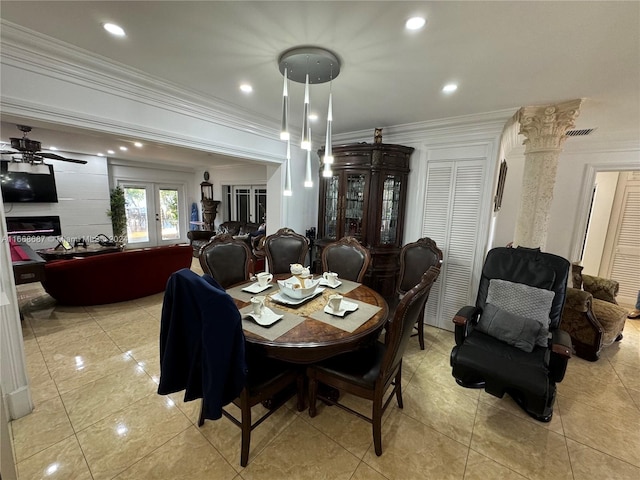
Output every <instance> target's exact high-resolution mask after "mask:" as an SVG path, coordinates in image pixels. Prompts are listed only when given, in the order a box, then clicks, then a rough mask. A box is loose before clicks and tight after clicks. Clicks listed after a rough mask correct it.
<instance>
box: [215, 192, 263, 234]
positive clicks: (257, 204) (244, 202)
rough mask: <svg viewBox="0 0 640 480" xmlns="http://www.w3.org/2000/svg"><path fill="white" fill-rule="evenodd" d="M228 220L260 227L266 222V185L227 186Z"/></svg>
mask: <svg viewBox="0 0 640 480" xmlns="http://www.w3.org/2000/svg"><path fill="white" fill-rule="evenodd" d="M223 191H224V192H225V195H224V199H225V203H226V205H225V206H224V207H225V213H226V217H227V218H226V219H227V220H233V221H238V222H245V223H247V222H248V223H256V224H258V225H260V224H261V223H264V222H265V221H266V215H267V187H266V186H265V185H225V186H224V187H223Z"/></svg>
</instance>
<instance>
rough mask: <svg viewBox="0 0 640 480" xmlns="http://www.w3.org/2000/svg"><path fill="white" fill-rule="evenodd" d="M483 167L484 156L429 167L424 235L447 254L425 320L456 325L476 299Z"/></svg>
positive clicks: (451, 327)
mask: <svg viewBox="0 0 640 480" xmlns="http://www.w3.org/2000/svg"><path fill="white" fill-rule="evenodd" d="M484 176H485V168H484V162H483V161H480V160H468V161H465V160H460V161H444V162H430V163H429V165H428V167H427V187H426V193H425V205H424V219H423V227H422V236H423V237H429V238H431V239H432V240H434V241H435V242H436V243H437V245H438V247H439V248H440V249H442V253H443V268H442V271H441V272H440V277H439V278H438V280H437V281H436V283H435V284H434V286H433V288H432V289H431V294H430V295H429V301H428V302H427V308H426V317H425V322H426V323H428V324H430V325H434V326H436V327H439V328H444V329H446V330H453V322H452V320H453V317H454V315H455V314H456V313H457V312H458V310H459V309H460V308H461V307H463V306H465V305H471V304H473V303H474V302H475V296H476V291H475V290H476V289H477V281H474V280H473V268H474V264H475V262H476V255H477V251H478V248H477V240H478V232H479V227H480V222H479V219H480V204H481V200H482V192H483V188H484V187H483V185H484Z"/></svg>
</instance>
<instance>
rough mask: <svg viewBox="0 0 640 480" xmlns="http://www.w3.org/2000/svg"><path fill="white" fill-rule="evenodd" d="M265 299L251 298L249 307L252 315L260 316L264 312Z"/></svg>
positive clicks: (261, 297)
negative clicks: (251, 309)
mask: <svg viewBox="0 0 640 480" xmlns="http://www.w3.org/2000/svg"><path fill="white" fill-rule="evenodd" d="M264 301H265V297H264V296H262V295H260V296H258V297H251V306H252V308H253V314H254V315H262V312H263V311H264Z"/></svg>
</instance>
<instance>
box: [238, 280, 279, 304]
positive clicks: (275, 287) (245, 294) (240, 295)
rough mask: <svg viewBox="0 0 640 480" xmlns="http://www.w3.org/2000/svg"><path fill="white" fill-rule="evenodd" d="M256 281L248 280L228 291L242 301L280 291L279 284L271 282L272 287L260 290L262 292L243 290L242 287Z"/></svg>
mask: <svg viewBox="0 0 640 480" xmlns="http://www.w3.org/2000/svg"><path fill="white" fill-rule="evenodd" d="M253 283H254V282H247V283H243V284H242V285H236V286H235V287H232V288H230V289H228V290H227V293H228V294H229V295H231V298H235V299H236V300H240V301H242V302H250V301H251V297H255V296H258V295H264V296H267V295H271V294H272V293H275V292H278V291H279V290H278V285H274V284H271V288H267V289H266V290H264V291H262V292H260V293H250V292H243V291H242V289H243V288H245V287H248V286H249V285H251V284H253Z"/></svg>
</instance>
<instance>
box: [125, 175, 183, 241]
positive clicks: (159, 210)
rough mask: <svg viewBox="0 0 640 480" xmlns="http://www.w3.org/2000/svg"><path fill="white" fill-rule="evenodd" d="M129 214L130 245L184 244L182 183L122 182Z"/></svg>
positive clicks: (128, 234) (128, 231)
mask: <svg viewBox="0 0 640 480" xmlns="http://www.w3.org/2000/svg"><path fill="white" fill-rule="evenodd" d="M119 185H120V186H121V187H122V189H123V190H124V198H125V210H126V214H127V245H129V246H130V247H133V248H143V247H154V246H158V245H171V244H174V243H180V242H181V239H182V237H183V235H182V233H183V232H182V228H183V225H184V221H183V219H182V214H183V211H184V208H183V205H182V198H183V195H182V193H183V192H182V190H183V189H182V186H181V185H167V184H156V183H144V182H120V183H119Z"/></svg>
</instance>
